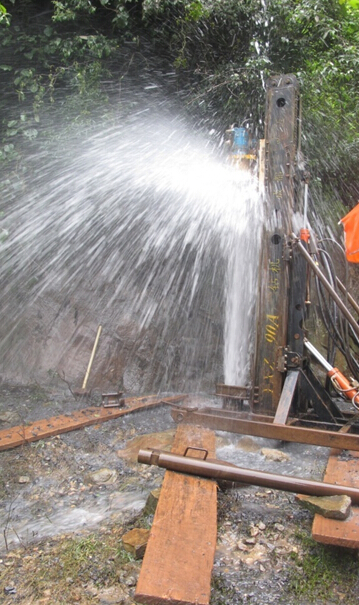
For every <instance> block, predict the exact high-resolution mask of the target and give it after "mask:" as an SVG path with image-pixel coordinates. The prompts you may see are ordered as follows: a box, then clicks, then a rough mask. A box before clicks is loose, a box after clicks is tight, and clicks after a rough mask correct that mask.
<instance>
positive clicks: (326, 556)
mask: <svg viewBox="0 0 359 605" xmlns="http://www.w3.org/2000/svg"><path fill="white" fill-rule="evenodd" d="M295 537H296V539H297V541H298V543H299V545H300V548H301V553H300V554H298V553H291V558H292V560H293V563H294V565H293V569H292V571H291V574H290V577H289V587H290V591H291V592H292V593H294V595H296V596H297V597H306V598H308V599H311V602H316V600H318V599H323V600H327V599H328V597H329V598H335V597H336V596H338V595H340V600H342V599H343V596H344V595H345V597H346V598H345V601H344V602H345V603H346V605H350V603H353V604H354V603H357V594H356V587H357V585H358V580H359V574H358V557H357V553H356V551H351V550H348V549H344V548H339V547H334V546H329V545H323V544H319V543H318V542H315V541H314V540H313V539H312V538H311V536H310V534H309V533H307V532H305V531H303V530H298V531H297V532H296V533H295ZM343 590H344V591H345V593H343Z"/></svg>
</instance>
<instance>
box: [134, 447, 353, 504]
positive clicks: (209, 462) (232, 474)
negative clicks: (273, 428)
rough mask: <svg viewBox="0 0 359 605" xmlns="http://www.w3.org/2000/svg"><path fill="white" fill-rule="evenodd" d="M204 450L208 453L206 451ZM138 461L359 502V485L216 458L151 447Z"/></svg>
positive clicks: (290, 490) (174, 469) (141, 454)
mask: <svg viewBox="0 0 359 605" xmlns="http://www.w3.org/2000/svg"><path fill="white" fill-rule="evenodd" d="M203 452H204V453H205V454H206V452H205V450H203ZM137 460H138V462H141V463H142V464H153V465H156V466H160V467H161V468H165V469H167V470H170V471H177V472H180V473H187V474H189V475H198V476H200V477H206V478H208V479H218V480H224V481H233V482H237V483H248V484H250V485H259V486H261V487H269V488H273V489H279V490H283V491H286V492H294V493H299V494H305V495H307V496H349V497H350V498H351V500H352V502H353V504H359V489H356V488H355V487H349V486H344V485H334V484H332V483H323V482H321V481H311V480H309V479H301V478H299V477H290V476H285V475H277V474H275V473H267V472H264V471H258V470H254V469H246V468H240V467H238V466H235V465H234V464H230V463H227V462H223V461H221V460H216V459H201V458H194V457H191V456H188V455H186V456H180V455H178V454H172V453H170V452H165V451H161V450H155V449H150V448H148V449H143V450H140V451H139V452H138V458H137Z"/></svg>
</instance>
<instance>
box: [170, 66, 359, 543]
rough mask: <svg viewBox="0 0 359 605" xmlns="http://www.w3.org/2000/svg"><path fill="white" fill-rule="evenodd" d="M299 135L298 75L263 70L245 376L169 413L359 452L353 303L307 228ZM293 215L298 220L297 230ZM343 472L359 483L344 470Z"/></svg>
mask: <svg viewBox="0 0 359 605" xmlns="http://www.w3.org/2000/svg"><path fill="white" fill-rule="evenodd" d="M300 136H301V108H300V94H299V84H298V81H297V79H296V77H295V76H294V75H291V74H289V75H281V76H276V77H272V78H270V79H269V80H268V82H267V85H266V123H265V140H264V169H263V170H262V172H263V173H264V193H263V204H264V210H265V221H264V227H263V234H262V239H261V241H262V244H261V251H260V259H259V274H260V280H259V289H258V295H257V309H256V323H255V353H254V359H253V365H252V375H251V384H250V385H249V386H248V385H246V386H239V385H226V384H219V385H217V387H216V394H217V395H219V396H221V397H222V399H223V402H224V404H223V408H222V409H218V408H209V407H206V408H198V409H193V408H192V409H191V408H185V407H181V408H180V409H174V410H173V411H172V417H173V418H174V419H175V420H176V421H177V422H180V423H187V424H193V425H200V426H203V427H207V428H210V429H213V430H224V431H230V432H232V433H239V434H247V435H253V436H257V437H265V438H270V439H276V440H282V441H289V442H290V441H292V442H298V443H305V444H310V445H319V446H324V447H330V448H339V451H349V452H351V453H352V454H353V456H354V457H355V456H357V457H359V453H358V452H359V415H358V413H357V412H358V409H359V382H358V381H359V356H358V351H359V323H358V317H359V306H358V304H357V303H356V302H355V300H354V298H353V296H351V294H350V293H349V292H348V290H347V287H346V285H345V284H343V283H342V282H341V281H340V279H339V278H338V277H337V275H336V273H335V271H334V263H333V261H332V259H331V257H330V254H329V253H328V251H327V250H326V248H325V241H324V240H325V239H326V238H323V237H322V238H321V239H320V238H319V236H318V235H317V234H316V233H314V231H313V230H312V229H311V228H310V224H309V219H308V216H309V210H308V206H309V204H308V199H309V174H308V173H307V171H306V170H305V166H304V163H303V161H302V154H301V151H300ZM313 212H314V215H313ZM312 216H315V209H312ZM294 217H296V220H295V221H294V220H293V219H294ZM298 217H300V220H301V224H302V226H301V228H300V229H299V232H296V230H295V228H294V222H296V223H298V220H297V219H298ZM343 259H344V256H343ZM344 262H345V261H344ZM312 290H314V291H313V292H312ZM312 298H313V300H314V301H315V304H313V302H312ZM313 307H315V312H316V313H317V312H320V314H321V318H320V319H321V323H322V325H323V326H324V332H325V334H324V335H323V338H326V340H327V342H326V344H325V346H324V347H321V348H322V349H324V352H323V353H322V352H320V351H319V350H318V349H317V347H316V346H314V344H313V342H312V336H313V335H311V333H310V330H309V328H308V326H309V321H308V320H309V317H310V313H311V312H313V311H312V309H313ZM318 346H319V345H318ZM324 353H326V355H325V354H324ZM336 359H338V362H336ZM340 365H341V366H343V369H342V370H340V369H339V367H337V366H340ZM332 453H333V455H334V453H335V452H332ZM358 465H359V461H358ZM355 468H356V467H355ZM354 471H355V472H357V471H356V470H355V469H354ZM354 471H353V472H354ZM349 475H350V473H349ZM347 481H348V482H349V484H351V485H354V486H355V487H358V486H357V485H355V482H354V483H353V477H350V476H348V478H347ZM358 516H359V509H358ZM358 518H359V517H358ZM355 540H356V541H355ZM355 540H354V542H350V546H351V547H354V546H353V544H358V545H359V533H358V536H356V538H355ZM323 541H324V540H323ZM328 541H330V538H328ZM338 543H339V544H342V545H344V546H345V545H348V544H347V543H346V542H345V541H344V542H343V543H342V542H340V540H339V542H338ZM356 547H358V546H356Z"/></svg>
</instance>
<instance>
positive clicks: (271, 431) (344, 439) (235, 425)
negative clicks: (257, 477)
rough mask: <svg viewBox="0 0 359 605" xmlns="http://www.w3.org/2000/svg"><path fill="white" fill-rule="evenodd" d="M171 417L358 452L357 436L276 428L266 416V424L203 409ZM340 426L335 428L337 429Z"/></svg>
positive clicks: (289, 427)
mask: <svg viewBox="0 0 359 605" xmlns="http://www.w3.org/2000/svg"><path fill="white" fill-rule="evenodd" d="M171 414H172V418H173V419H174V420H175V422H184V423H186V424H198V425H200V426H204V427H207V428H209V429H212V430H218V431H228V432H230V433H239V434H242V435H253V436H255V437H265V438H267V439H278V440H281V441H293V442H297V443H307V444H309V445H321V446H323V447H335V448H340V449H346V450H355V451H359V435H355V434H343V433H340V432H336V431H327V430H320V429H313V428H303V427H300V426H288V425H281V424H276V425H275V424H273V418H271V417H269V416H267V417H264V418H265V419H266V420H265V421H263V420H253V419H248V418H249V417H250V415H248V414H247V415H246V414H244V415H241V413H240V412H237V413H235V412H230V413H227V414H224V413H223V411H222V410H213V411H212V412H211V411H210V410H209V409H206V408H203V409H201V410H186V408H180V409H178V410H177V409H173V410H172V412H171ZM262 418H263V417H262ZM340 426H341V425H338V429H339V428H340Z"/></svg>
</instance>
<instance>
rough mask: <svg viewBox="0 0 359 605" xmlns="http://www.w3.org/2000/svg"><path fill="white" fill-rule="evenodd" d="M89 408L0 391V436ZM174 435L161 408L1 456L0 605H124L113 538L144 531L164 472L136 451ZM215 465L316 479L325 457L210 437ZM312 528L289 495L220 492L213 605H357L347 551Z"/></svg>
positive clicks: (62, 398) (37, 394)
mask: <svg viewBox="0 0 359 605" xmlns="http://www.w3.org/2000/svg"><path fill="white" fill-rule="evenodd" d="M89 404H91V405H93V404H95V405H96V404H98V405H99V404H100V402H99V401H96V400H95V401H92V402H83V401H81V400H78V399H74V398H73V397H72V396H71V394H69V392H68V391H67V392H65V391H64V392H63V393H59V391H57V392H56V393H53V392H50V391H45V390H43V389H41V388H39V387H38V386H33V387H11V386H6V385H3V386H2V388H1V392H0V425H1V426H0V428H7V427H9V426H15V425H17V424H22V423H25V424H26V423H29V422H32V421H34V420H36V419H39V418H47V417H51V416H54V415H56V414H59V413H66V412H70V411H72V410H74V409H76V408H77V409H78V408H80V407H86V406H87V405H89ZM174 432H175V425H174V422H173V421H172V419H171V416H170V412H169V409H168V408H158V409H153V410H151V411H141V412H138V413H135V414H132V415H128V416H125V417H123V418H121V419H117V420H111V421H108V422H105V423H103V424H100V425H97V426H92V427H88V428H86V429H83V430H80V431H74V432H71V433H64V434H62V435H59V436H56V437H53V438H49V439H46V440H43V441H38V442H34V443H32V444H31V445H24V446H22V447H20V448H16V449H13V450H8V451H4V452H1V453H0V457H1V475H0V520H1V525H2V531H1V535H0V594H1V597H0V601H1V603H4V605H12V604H15V603H21V604H22V605H30V604H31V605H40V604H41V605H65V604H75V603H79V604H81V605H87V604H89V605H90V604H91V605H95V604H96V605H97V604H99V605H101V604H102V605H107V604H108V605H110V604H115V603H120V604H122V605H132V604H133V603H134V598H133V597H134V592H135V587H136V582H137V577H138V574H139V571H140V567H141V561H140V560H136V559H134V558H133V557H132V556H131V555H130V554H129V553H128V552H126V551H125V550H124V548H123V545H122V541H121V538H122V536H123V535H124V534H125V533H126V532H127V531H128V530H129V529H132V528H149V527H150V526H151V521H152V516H151V514H147V513H146V512H145V511H144V507H145V503H146V500H147V497H148V494H149V493H150V492H151V491H152V490H153V489H155V488H158V487H160V485H161V482H162V478H163V472H164V471H163V470H162V469H159V468H157V467H147V466H146V467H144V466H141V465H138V464H137V462H136V458H137V451H138V449H139V448H140V447H146V446H153V447H162V448H166V447H167V448H169V447H170V444H171V440H172V438H173V435H174ZM273 449H274V450H275V452H273ZM268 450H270V451H268ZM217 457H218V458H221V459H225V460H231V461H232V462H234V463H236V464H239V465H242V466H248V467H253V468H261V469H262V470H268V471H274V470H275V471H276V472H281V473H283V474H291V475H299V476H306V477H311V478H316V479H318V478H320V477H321V475H322V472H323V469H324V468H325V463H326V458H327V452H326V451H325V450H324V449H323V448H315V447H308V446H301V445H298V444H283V443H278V442H277V443H273V442H270V441H266V440H264V439H254V438H251V437H241V436H238V435H230V434H225V433H218V434H217ZM311 521H312V514H311V513H310V512H308V511H306V510H304V509H303V508H300V507H299V506H298V504H296V503H295V499H294V495H293V494H286V493H283V492H277V491H274V490H269V489H264V488H258V487H255V486H249V487H238V488H237V489H234V490H229V491H225V492H224V491H219V495H218V542H217V552H216V558H215V565H214V569H213V578H212V597H211V605H221V604H225V603H226V604H233V605H235V604H242V603H250V604H252V605H267V604H268V605H269V604H271V603H286V604H290V605H291V604H293V605H294V604H296V605H307V604H310V603H318V604H320V603H325V604H326V605H329V604H330V605H334V604H339V603H345V605H354V603H357V594H358V588H359V574H358V561H357V555H356V552H351V551H346V550H343V549H337V548H331V547H324V546H321V545H319V544H317V543H315V542H314V541H313V540H312V538H311V534H310V529H311Z"/></svg>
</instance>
